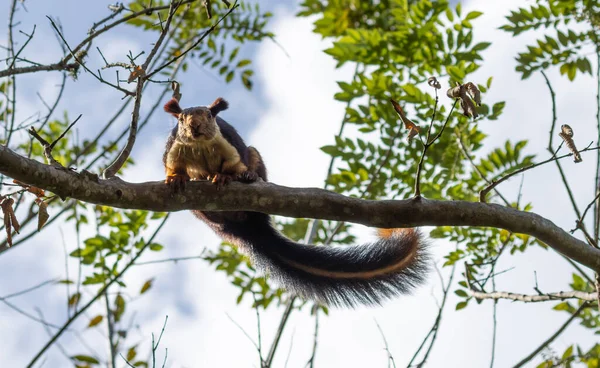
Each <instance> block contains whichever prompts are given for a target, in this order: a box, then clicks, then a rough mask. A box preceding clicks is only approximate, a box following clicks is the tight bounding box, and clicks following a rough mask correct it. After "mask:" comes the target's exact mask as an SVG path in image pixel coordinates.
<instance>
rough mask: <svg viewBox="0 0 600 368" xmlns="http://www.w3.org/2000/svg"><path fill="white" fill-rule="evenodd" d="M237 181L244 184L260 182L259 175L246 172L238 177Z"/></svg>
mask: <svg viewBox="0 0 600 368" xmlns="http://www.w3.org/2000/svg"><path fill="white" fill-rule="evenodd" d="M237 180H238V181H241V182H242V183H254V182H255V181H257V180H258V174H257V173H255V172H254V171H244V172H243V173H241V174H239V175H238V176H237Z"/></svg>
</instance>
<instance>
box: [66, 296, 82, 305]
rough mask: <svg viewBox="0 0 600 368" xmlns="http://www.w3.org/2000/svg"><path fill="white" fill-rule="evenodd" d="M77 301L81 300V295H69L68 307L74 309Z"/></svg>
mask: <svg viewBox="0 0 600 368" xmlns="http://www.w3.org/2000/svg"><path fill="white" fill-rule="evenodd" d="M79 299H81V293H75V294H73V295H71V297H70V298H69V302H68V306H69V307H70V308H75V307H76V306H77V304H78V303H79Z"/></svg>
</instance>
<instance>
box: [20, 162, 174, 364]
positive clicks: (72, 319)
mask: <svg viewBox="0 0 600 368" xmlns="http://www.w3.org/2000/svg"><path fill="white" fill-rule="evenodd" d="M56 171H59V170H56ZM168 219H169V216H167V217H165V218H164V219H163V221H162V222H161V223H160V225H159V226H158V228H157V229H156V230H155V231H154V233H153V234H152V236H151V237H150V239H148V241H147V242H146V243H145V244H144V246H143V247H142V248H141V249H140V250H139V252H138V253H137V254H136V255H135V256H134V257H133V258H132V259H131V260H130V261H129V262H128V263H127V265H125V266H124V267H123V269H121V271H119V272H118V273H117V274H116V275H115V277H113V278H112V279H111V280H110V281H108V282H107V283H106V284H105V285H104V286H103V287H102V288H100V290H98V293H96V295H94V297H93V298H92V299H90V300H89V301H88V302H87V303H86V304H85V305H84V306H83V307H81V309H79V310H78V311H77V312H75V314H73V316H72V317H71V318H69V319H68V320H67V321H66V322H65V323H64V324H63V325H62V327H61V328H60V329H59V330H58V331H57V332H56V334H54V336H52V337H51V338H50V340H49V341H48V342H47V343H46V345H44V347H42V349H41V350H40V351H39V352H38V353H37V354H36V355H35V356H34V357H33V359H32V360H31V362H29V364H28V365H27V368H31V367H33V366H34V365H35V363H36V362H37V361H38V360H39V359H40V358H41V357H42V355H44V353H45V352H46V351H47V350H48V349H49V348H50V347H51V346H52V345H53V344H54V342H56V340H58V338H59V337H60V336H61V335H62V334H63V332H65V331H66V330H67V329H68V328H69V326H70V325H71V324H72V323H73V322H74V321H75V320H76V319H77V317H79V316H80V315H82V314H83V313H84V312H85V311H86V310H87V309H88V308H89V307H91V306H92V305H93V304H94V303H95V302H96V300H98V298H100V297H102V296H104V292H105V291H106V290H108V288H109V287H110V286H111V285H112V284H114V283H115V282H116V281H117V280H118V279H119V278H120V277H121V276H122V275H123V274H124V273H125V272H126V271H127V270H128V269H129V267H131V266H132V265H133V264H134V263H135V262H136V261H137V260H138V259H139V258H140V256H141V255H142V254H144V251H145V250H146V249H147V248H148V246H149V245H150V244H151V243H152V242H153V241H154V238H155V237H156V234H158V232H159V231H160V230H161V229H162V227H163V226H164V224H165V223H166V221H167V220H168Z"/></svg>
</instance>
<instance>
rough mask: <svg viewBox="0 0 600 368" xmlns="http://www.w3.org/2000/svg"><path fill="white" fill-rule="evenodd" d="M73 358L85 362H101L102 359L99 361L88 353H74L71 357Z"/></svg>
mask: <svg viewBox="0 0 600 368" xmlns="http://www.w3.org/2000/svg"><path fill="white" fill-rule="evenodd" d="M71 359H73V360H77V361H80V362H83V363H90V364H100V361H98V359H96V358H94V357H91V356H88V355H74V356H72V357H71Z"/></svg>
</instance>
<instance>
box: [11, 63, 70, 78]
mask: <svg viewBox="0 0 600 368" xmlns="http://www.w3.org/2000/svg"><path fill="white" fill-rule="evenodd" d="M77 68H79V64H78V63H68V64H65V63H63V62H58V63H55V64H48V65H32V66H23V67H19V68H12V69H5V70H0V78H2V77H7V76H11V75H17V74H26V73H36V72H42V71H46V72H51V71H56V70H66V71H71V70H74V69H77Z"/></svg>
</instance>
